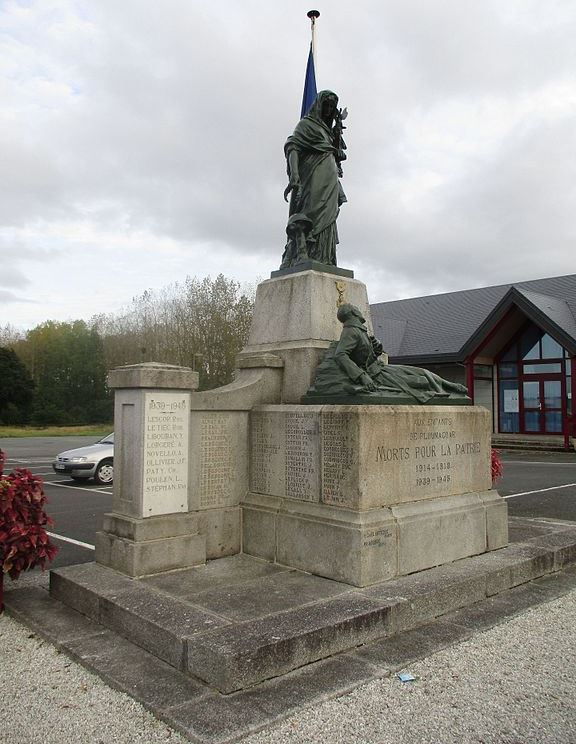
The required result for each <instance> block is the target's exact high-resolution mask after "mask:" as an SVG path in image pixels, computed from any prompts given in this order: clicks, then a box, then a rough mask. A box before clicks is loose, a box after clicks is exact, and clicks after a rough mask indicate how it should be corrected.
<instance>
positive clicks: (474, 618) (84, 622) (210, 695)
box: [6, 520, 576, 744]
mask: <svg viewBox="0 0 576 744" xmlns="http://www.w3.org/2000/svg"><path fill="white" fill-rule="evenodd" d="M524 521H527V520H524ZM20 586H21V582H15V583H14V584H12V585H11V589H10V590H8V591H7V593H6V607H7V611H8V612H9V614H11V615H13V616H14V617H15V618H17V619H18V620H20V621H21V622H22V623H24V624H25V625H26V626H27V627H29V628H31V629H32V630H33V631H35V632H37V633H38V635H40V636H41V637H44V638H46V639H47V640H49V641H50V642H51V643H53V644H54V645H56V647H57V648H58V649H60V650H61V651H62V652H64V653H66V654H68V655H69V656H70V657H72V658H73V659H75V660H76V661H78V662H79V663H80V664H82V665H83V666H85V667H86V668H87V669H89V670H90V671H91V672H93V673H95V674H97V675H99V676H100V677H101V678H102V679H103V680H104V682H106V683H107V684H108V685H109V686H111V687H114V688H115V689H118V690H121V691H122V692H125V693H127V694H128V695H130V696H131V697H132V698H134V699H135V700H137V701H139V702H140V703H141V704H143V705H144V706H145V707H146V708H147V709H148V710H150V711H151V712H152V713H153V714H154V715H155V716H156V717H157V718H159V719H160V720H163V721H165V722H166V723H167V724H169V725H170V726H172V727H173V728H174V729H176V730H177V731H180V732H181V733H182V734H184V735H185V736H187V737H188V738H189V739H190V740H191V741H194V742H203V743H204V744H234V742H237V741H238V740H239V739H241V738H243V737H245V736H247V735H248V734H251V733H254V732H256V731H259V730H261V729H263V728H265V727H267V726H271V725H273V724H275V723H278V721H279V720H282V719H285V718H286V717H287V716H289V715H291V714H293V713H294V712H295V711H297V710H299V709H300V708H301V707H303V706H305V705H313V704H315V703H318V702H321V701H323V700H326V699H329V698H333V697H338V696H340V695H343V694H345V693H347V692H350V691H351V690H353V689H354V688H355V687H358V686H359V685H362V684H366V683H367V682H369V681H372V680H376V679H379V678H381V677H386V676H389V675H390V674H393V673H394V672H396V671H399V670H401V669H406V668H409V667H410V666H411V665H412V664H413V662H414V661H416V660H419V659H422V658H425V657H426V656H429V655H430V654H433V653H435V652H437V651H440V650H441V649H443V648H446V647H449V646H451V645H453V644H456V643H459V642H461V641H462V640H464V639H466V638H470V637H472V636H473V635H474V634H475V633H477V632H481V631H483V630H487V629H489V628H491V627H493V626H494V625H498V624H499V623H502V622H505V621H507V620H508V619H509V618H511V617H513V616H514V615H516V614H518V613H519V612H523V611H525V610H526V609H528V608H531V607H534V606H537V605H540V604H542V603H546V602H549V601H550V600H553V599H555V598H556V597H558V596H562V595H563V594H565V593H566V592H569V591H572V590H573V589H574V588H575V587H576V568H574V567H569V568H567V569H565V570H563V571H560V572H555V573H551V574H547V575H546V576H543V577H542V578H539V579H535V580H534V581H530V582H528V583H526V584H522V585H521V586H518V587H515V588H513V589H510V590H508V591H505V592H501V593H499V594H497V595H494V596H492V597H489V598H487V599H484V600H482V601H480V602H476V603H474V604H473V605H470V606H469V607H465V608H462V609H460V610H455V611H454V612H451V613H449V614H445V615H443V616H442V617H441V618H439V619H436V620H434V621H432V622H430V623H426V624H424V625H419V626H417V627H416V628H414V629H411V630H407V631H405V632H402V633H397V634H395V635H393V636H388V637H385V638H383V639H380V640H376V641H373V642H372V643H369V644H366V645H363V646H360V647H359V648H358V649H357V650H355V651H351V652H349V653H345V654H338V655H336V656H332V657H330V658H328V659H323V660H321V661H317V662H315V663H312V664H308V665H306V666H305V667H301V668H299V669H296V670H294V671H293V672H290V673H289V674H286V675H283V676H282V677H277V678H275V679H271V680H268V681H265V682H262V683H260V684H258V685H256V686H253V687H250V688H248V689H246V690H241V691H239V692H236V693H232V694H229V695H223V694H221V693H219V692H217V691H216V690H214V689H213V688H211V687H209V686H208V685H205V684H203V683H201V682H200V681H198V680H196V679H194V678H193V677H191V676H190V675H188V674H184V673H183V672H180V671H178V670H176V669H174V668H173V667H172V666H170V665H169V664H166V663H165V662H163V661H160V660H159V659H158V658H157V657H155V656H154V655H152V654H150V653H148V652H147V651H145V650H143V649H141V648H139V647H138V646H135V645H134V644H132V643H130V641H128V640H126V639H124V638H122V637H121V636H119V635H117V634H115V633H113V632H112V631H110V630H106V629H105V628H103V627H102V626H101V625H98V624H97V623H94V622H93V621H91V620H88V619H87V618H86V617H84V616H83V615H81V614H80V613H78V612H76V611H75V610H72V609H71V608H69V607H67V606H66V605H63V604H62V603H61V602H60V601H58V600H55V599H53V598H52V597H50V596H49V594H48V592H47V591H45V590H44V589H43V588H40V587H38V586H32V587H24V588H16V587H20Z"/></svg>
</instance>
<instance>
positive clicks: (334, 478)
mask: <svg viewBox="0 0 576 744" xmlns="http://www.w3.org/2000/svg"><path fill="white" fill-rule="evenodd" d="M352 423H353V421H352V419H351V417H350V416H349V415H348V414H346V413H325V414H324V415H323V416H322V501H323V502H324V503H326V504H334V505H335V506H338V505H340V506H351V505H352V504H351V503H349V498H347V496H346V494H345V489H344V484H345V482H346V480H347V478H348V477H349V476H350V475H351V471H352V467H353V465H354V463H355V462H357V457H358V455H357V441H354V440H355V439H357V438H356V437H354V435H353V433H352V431H351V425H352ZM355 445H356V446H355Z"/></svg>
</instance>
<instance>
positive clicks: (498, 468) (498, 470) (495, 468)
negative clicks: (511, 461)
mask: <svg viewBox="0 0 576 744" xmlns="http://www.w3.org/2000/svg"><path fill="white" fill-rule="evenodd" d="M490 464H491V466H492V483H494V481H496V480H497V479H498V478H500V477H501V476H502V460H501V459H500V452H499V451H498V450H496V449H493V450H492V459H491V463H490Z"/></svg>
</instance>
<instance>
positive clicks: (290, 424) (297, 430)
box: [286, 413, 320, 501]
mask: <svg viewBox="0 0 576 744" xmlns="http://www.w3.org/2000/svg"><path fill="white" fill-rule="evenodd" d="M318 430H319V425H318V414H317V413H288V414H286V496H288V497H289V498H291V499H301V500H303V501H319V470H320V469H319V467H318V460H319V451H318V450H319V447H318V445H319V441H318V440H319V437H318Z"/></svg>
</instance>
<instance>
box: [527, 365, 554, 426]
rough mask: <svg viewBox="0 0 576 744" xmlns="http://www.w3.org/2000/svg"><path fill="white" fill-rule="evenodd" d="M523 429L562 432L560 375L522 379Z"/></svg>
mask: <svg viewBox="0 0 576 744" xmlns="http://www.w3.org/2000/svg"><path fill="white" fill-rule="evenodd" d="M522 397H523V404H524V405H523V409H524V412H523V424H524V426H523V429H524V431H525V432H526V433H531V434H561V433H562V377H561V375H558V376H556V375H555V376H552V375H547V376H546V377H539V379H532V380H526V379H525V380H524V381H523V383H522Z"/></svg>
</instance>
